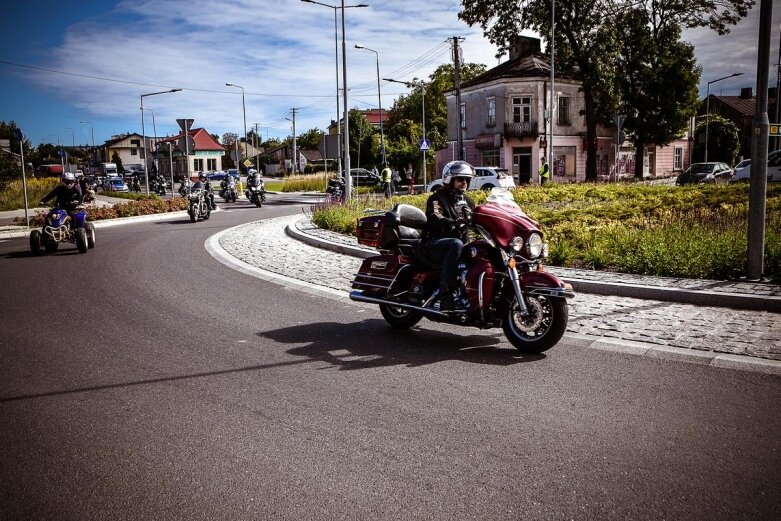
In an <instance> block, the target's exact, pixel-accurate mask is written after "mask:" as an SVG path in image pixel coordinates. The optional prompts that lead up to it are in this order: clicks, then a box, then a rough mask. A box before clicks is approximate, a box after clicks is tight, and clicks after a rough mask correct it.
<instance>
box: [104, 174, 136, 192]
mask: <svg viewBox="0 0 781 521" xmlns="http://www.w3.org/2000/svg"><path fill="white" fill-rule="evenodd" d="M103 190H104V191H106V192H129V191H130V190H128V187H127V184H125V182H124V181H123V180H122V178H120V177H109V178H108V179H106V180H105V181H103Z"/></svg>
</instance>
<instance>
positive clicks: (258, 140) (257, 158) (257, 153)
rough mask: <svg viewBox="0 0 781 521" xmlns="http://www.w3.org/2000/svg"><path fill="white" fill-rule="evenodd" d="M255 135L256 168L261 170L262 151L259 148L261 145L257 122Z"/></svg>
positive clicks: (253, 139)
mask: <svg viewBox="0 0 781 521" xmlns="http://www.w3.org/2000/svg"><path fill="white" fill-rule="evenodd" d="M254 126H255V135H254V136H253V137H252V142H253V143H254V144H255V170H257V171H258V172H260V151H259V150H258V146H260V139H259V137H258V124H257V123H255V125H254Z"/></svg>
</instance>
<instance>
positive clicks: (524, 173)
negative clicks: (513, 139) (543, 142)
mask: <svg viewBox="0 0 781 521" xmlns="http://www.w3.org/2000/svg"><path fill="white" fill-rule="evenodd" d="M513 179H515V182H516V183H517V184H519V185H525V184H529V183H531V180H532V149H531V147H514V148H513Z"/></svg>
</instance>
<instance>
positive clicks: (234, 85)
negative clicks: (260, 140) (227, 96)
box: [225, 83, 247, 157]
mask: <svg viewBox="0 0 781 521" xmlns="http://www.w3.org/2000/svg"><path fill="white" fill-rule="evenodd" d="M225 86H227V87H236V88H237V89H241V112H242V114H243V115H244V157H247V106H246V105H245V104H244V87H242V86H241V85H236V84H235V83H226V84H225Z"/></svg>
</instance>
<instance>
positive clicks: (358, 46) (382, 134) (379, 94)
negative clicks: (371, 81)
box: [355, 43, 388, 166]
mask: <svg viewBox="0 0 781 521" xmlns="http://www.w3.org/2000/svg"><path fill="white" fill-rule="evenodd" d="M355 48H356V49H363V50H365V51H369V52H373V53H374V56H375V58H376V60H377V104H378V105H379V107H380V148H381V149H382V164H383V166H388V163H387V161H386V160H385V132H384V131H383V129H382V92H381V91H380V53H378V52H377V51H375V50H374V49H369V48H368V47H365V46H363V45H361V44H359V43H356V44H355Z"/></svg>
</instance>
